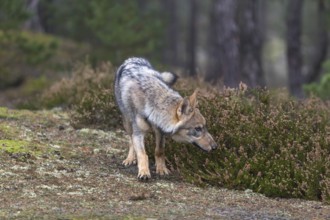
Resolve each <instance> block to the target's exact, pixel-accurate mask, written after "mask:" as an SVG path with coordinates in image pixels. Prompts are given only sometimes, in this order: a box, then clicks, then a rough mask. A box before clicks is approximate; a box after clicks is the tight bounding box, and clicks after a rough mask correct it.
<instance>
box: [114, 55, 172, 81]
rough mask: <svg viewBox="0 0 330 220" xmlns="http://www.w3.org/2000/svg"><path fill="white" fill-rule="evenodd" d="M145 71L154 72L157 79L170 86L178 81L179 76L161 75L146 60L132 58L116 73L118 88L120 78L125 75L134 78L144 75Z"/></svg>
mask: <svg viewBox="0 0 330 220" xmlns="http://www.w3.org/2000/svg"><path fill="white" fill-rule="evenodd" d="M145 70H149V71H148V72H149V73H150V71H152V72H153V73H154V74H155V77H157V78H158V79H160V80H162V81H163V82H164V83H166V84H167V85H169V86H172V85H173V84H174V83H175V82H176V80H177V76H176V75H175V74H173V73H170V72H163V73H159V72H157V71H156V70H154V69H153V67H152V66H151V64H150V63H149V62H148V61H147V60H146V59H144V58H138V57H132V58H128V59H127V60H125V61H124V63H123V64H122V65H121V66H120V67H119V68H118V70H117V72H116V80H115V84H116V85H117V86H118V84H119V81H120V78H121V77H122V75H123V74H130V75H131V76H132V77H134V75H135V73H139V74H143V73H144V72H146V71H145Z"/></svg>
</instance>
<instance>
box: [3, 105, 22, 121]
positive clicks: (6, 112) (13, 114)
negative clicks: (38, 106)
mask: <svg viewBox="0 0 330 220" xmlns="http://www.w3.org/2000/svg"><path fill="white" fill-rule="evenodd" d="M20 116H21V114H20V113H19V112H18V111H15V110H11V109H8V108H6V107H0V119H18V118H19V117H20Z"/></svg>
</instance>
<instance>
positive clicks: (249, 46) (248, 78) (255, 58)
mask: <svg viewBox="0 0 330 220" xmlns="http://www.w3.org/2000/svg"><path fill="white" fill-rule="evenodd" d="M260 3H261V2H260V1H259V0H248V1H242V3H241V4H242V5H241V6H242V17H241V22H240V39H241V41H240V55H241V73H242V78H243V82H244V83H246V84H247V85H248V86H250V87H256V86H258V85H259V86H264V85H265V79H264V75H263V69H262V44H263V37H262V33H261V30H260V29H261V24H260V19H263V18H260V13H259V12H260V9H259V6H260Z"/></svg>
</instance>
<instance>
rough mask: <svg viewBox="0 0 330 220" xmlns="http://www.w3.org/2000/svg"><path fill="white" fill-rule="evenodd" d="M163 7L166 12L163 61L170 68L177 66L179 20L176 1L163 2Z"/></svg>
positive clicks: (178, 62)
mask: <svg viewBox="0 0 330 220" xmlns="http://www.w3.org/2000/svg"><path fill="white" fill-rule="evenodd" d="M163 6H164V8H165V11H166V15H167V17H166V19H167V27H166V39H165V41H166V47H165V48H164V61H165V63H167V64H169V65H171V66H174V67H176V66H179V65H180V61H179V59H178V43H179V35H178V34H179V31H178V30H179V19H178V15H177V1H176V0H164V1H163Z"/></svg>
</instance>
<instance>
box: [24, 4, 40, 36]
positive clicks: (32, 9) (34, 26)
mask: <svg viewBox="0 0 330 220" xmlns="http://www.w3.org/2000/svg"><path fill="white" fill-rule="evenodd" d="M38 6H39V0H27V1H26V7H27V11H28V12H29V13H31V17H30V18H29V20H27V21H26V22H25V23H24V26H23V28H24V29H26V30H32V31H36V32H44V29H43V27H42V25H41V23H40V18H39V12H38Z"/></svg>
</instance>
